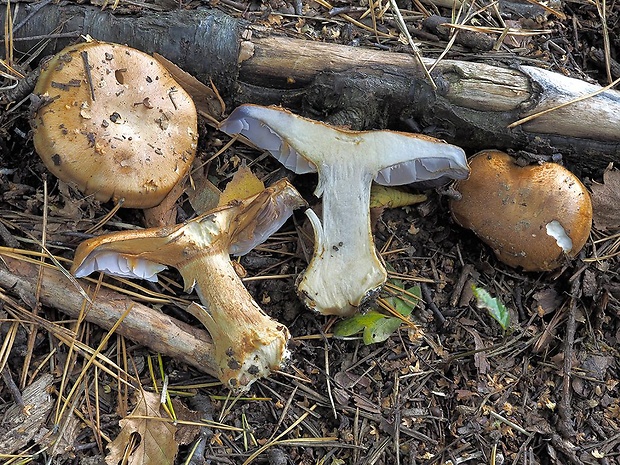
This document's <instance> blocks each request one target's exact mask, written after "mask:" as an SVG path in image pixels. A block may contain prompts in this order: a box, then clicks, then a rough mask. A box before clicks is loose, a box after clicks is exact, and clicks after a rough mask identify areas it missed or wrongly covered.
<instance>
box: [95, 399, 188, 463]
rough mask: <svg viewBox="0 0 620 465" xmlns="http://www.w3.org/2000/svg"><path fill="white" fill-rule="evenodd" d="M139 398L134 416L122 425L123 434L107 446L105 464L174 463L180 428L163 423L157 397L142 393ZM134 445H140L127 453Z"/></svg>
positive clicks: (126, 419) (129, 417) (123, 421)
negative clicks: (177, 434)
mask: <svg viewBox="0 0 620 465" xmlns="http://www.w3.org/2000/svg"><path fill="white" fill-rule="evenodd" d="M138 396H139V397H138V401H137V403H136V407H135V408H134V410H133V412H132V413H131V415H129V416H128V417H126V418H124V419H122V420H121V421H120V422H119V425H120V426H121V432H120V433H119V434H118V436H117V437H116V439H115V440H114V441H112V442H111V443H110V444H108V449H109V453H108V456H107V457H106V459H105V461H106V463H107V464H108V465H117V464H118V463H119V462H121V461H123V463H127V465H166V464H172V463H173V461H174V457H175V456H176V455H177V451H178V448H179V446H178V444H177V443H176V441H175V439H174V434H175V432H176V429H177V428H176V427H175V426H174V425H172V424H171V423H169V422H167V421H165V420H162V418H165V417H163V416H162V415H161V412H160V407H161V405H160V403H159V396H158V395H157V394H153V393H151V392H144V391H140V393H139V394H138ZM146 417H148V418H146ZM136 436H137V439H138V440H137V441H135V437H136ZM134 443H135V444H137V446H136V447H135V448H134V449H133V450H130V451H127V450H126V449H127V448H128V447H129V446H130V444H134ZM124 459H125V460H124Z"/></svg>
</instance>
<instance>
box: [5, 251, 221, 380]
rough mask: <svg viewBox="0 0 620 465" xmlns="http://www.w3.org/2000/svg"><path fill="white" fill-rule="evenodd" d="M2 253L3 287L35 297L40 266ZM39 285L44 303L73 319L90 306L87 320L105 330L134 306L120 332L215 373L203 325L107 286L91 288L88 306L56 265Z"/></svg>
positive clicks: (144, 344)
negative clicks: (92, 289) (136, 299)
mask: <svg viewBox="0 0 620 465" xmlns="http://www.w3.org/2000/svg"><path fill="white" fill-rule="evenodd" d="M1 257H2V262H3V263H4V264H5V265H6V267H2V266H0V286H2V287H3V288H5V289H6V290H7V291H10V292H11V293H13V294H17V295H31V296H34V295H36V289H37V279H38V276H39V266H37V265H34V264H32V263H28V262H26V261H23V260H18V259H16V258H12V257H9V256H7V255H1ZM83 282H84V281H83ZM40 286H41V288H40V294H39V295H40V300H41V303H42V304H43V305H46V306H49V307H52V308H56V309H58V310H60V311H62V312H63V313H65V314H67V315H69V316H71V317H73V318H77V317H78V316H80V313H81V309H82V307H83V306H84V305H86V308H87V312H86V321H89V322H91V323H94V324H96V325H97V326H100V327H101V328H104V329H110V328H112V327H113V326H114V325H115V324H116V323H117V321H118V320H119V318H121V316H122V315H123V314H124V313H125V312H126V311H127V309H128V308H131V311H130V312H129V314H128V315H127V316H126V317H125V319H124V320H123V321H122V322H121V323H120V325H119V326H118V328H117V330H116V332H117V333H118V334H120V335H122V336H125V337H126V338H128V339H131V340H132V341H134V342H136V343H138V344H140V345H143V346H145V347H148V348H150V349H151V350H153V351H155V352H160V353H162V354H164V355H167V356H170V357H173V358H175V359H177V360H179V361H181V362H183V363H186V364H188V365H191V366H193V367H194V368H197V369H198V370H200V371H202V372H204V373H208V374H210V375H215V373H217V370H218V368H217V364H216V363H215V359H214V357H213V353H214V351H213V344H212V341H211V337H210V336H209V334H208V333H207V332H206V331H204V330H202V329H199V328H195V327H193V326H191V325H189V324H186V323H183V322H182V321H179V320H177V319H175V318H172V317H170V316H168V315H165V314H163V313H161V312H158V311H156V310H154V309H152V308H150V307H148V306H146V305H144V304H141V303H139V302H136V301H133V300H131V299H130V298H128V297H127V296H124V295H122V294H120V293H118V292H115V291H112V290H109V289H106V288H103V287H102V288H100V289H99V291H98V292H97V294H96V295H92V292H89V295H91V299H92V300H93V305H91V306H88V304H87V303H86V302H85V301H84V297H83V296H82V294H81V293H80V292H79V291H78V290H77V289H76V287H75V286H74V285H73V283H72V282H71V281H69V279H68V278H67V277H66V276H65V275H63V274H62V273H61V272H60V271H58V270H56V269H54V268H48V267H44V268H43V272H42V273H41V280H40ZM93 287H94V286H93ZM86 291H87V292H88V289H86Z"/></svg>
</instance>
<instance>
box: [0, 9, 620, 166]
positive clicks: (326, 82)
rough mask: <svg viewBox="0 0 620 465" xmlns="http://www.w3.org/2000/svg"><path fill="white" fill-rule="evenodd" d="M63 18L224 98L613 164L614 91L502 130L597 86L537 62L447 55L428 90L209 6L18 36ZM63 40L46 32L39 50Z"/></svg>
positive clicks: (403, 74) (398, 66)
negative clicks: (169, 65) (162, 62)
mask: <svg viewBox="0 0 620 465" xmlns="http://www.w3.org/2000/svg"><path fill="white" fill-rule="evenodd" d="M16 6H19V7H20V8H19V11H18V13H17V15H16V17H15V19H14V24H15V25H16V26H20V22H21V21H23V19H24V18H25V17H26V15H27V9H28V8H32V7H33V6H32V5H31V6H26V5H25V4H23V3H17V4H15V5H14V6H13V8H14V10H13V11H15V8H16ZM4 8H5V7H0V12H2V13H3V12H4ZM58 26H61V29H62V31H64V32H68V31H73V32H75V37H77V36H78V34H90V35H91V36H92V37H94V38H96V39H98V40H106V41H113V42H122V43H127V44H128V45H130V46H133V47H136V48H138V49H141V50H144V51H147V52H150V53H152V52H158V53H160V54H161V55H163V56H165V57H166V58H168V59H169V60H171V61H173V62H174V63H176V64H177V65H179V66H181V67H182V68H183V69H185V70H186V71H187V72H189V73H191V74H193V75H195V76H196V77H198V78H199V79H200V80H202V81H203V82H208V81H209V79H210V78H211V79H213V82H214V83H215V85H216V86H217V87H218V89H219V90H220V92H221V93H222V94H223V95H224V97H225V99H226V100H227V102H228V103H229V106H230V105H237V104H240V103H246V102H253V103H260V104H281V105H285V106H287V107H289V108H291V109H292V110H295V111H302V112H303V113H304V114H306V115H309V116H312V115H314V116H315V117H317V116H320V117H321V118H322V119H327V120H329V121H331V122H333V123H339V124H347V125H349V126H350V127H352V128H355V129H371V128H386V127H390V128H397V129H403V127H404V126H407V125H408V126H409V128H410V129H411V128H413V129H414V130H416V131H418V132H424V133H427V134H429V135H432V136H435V137H439V138H442V139H445V140H446V141H448V142H450V143H453V144H456V145H460V146H463V147H466V148H469V149H471V150H472V151H474V150H480V149H485V148H499V149H504V150H505V149H514V150H526V151H529V152H534V153H538V154H545V155H552V154H555V153H561V154H563V155H564V156H565V157H567V158H568V159H569V162H570V164H571V168H572V169H573V170H575V171H577V172H583V173H592V172H596V171H599V170H601V169H603V168H604V167H605V166H607V164H608V163H609V162H613V161H615V162H620V133H619V132H618V131H617V128H618V127H620V124H619V123H620V93H618V92H617V91H613V90H608V91H606V92H604V93H602V94H599V95H597V96H596V97H592V98H589V99H587V100H584V101H582V102H579V103H575V104H571V105H569V106H567V107H565V108H563V109H561V110H558V111H553V112H551V113H548V114H546V115H544V116H543V117H539V118H537V119H534V120H533V121H531V122H529V123H527V124H524V125H521V126H518V127H516V128H514V129H508V125H509V124H511V123H513V122H515V121H517V120H519V119H521V118H523V117H524V116H527V115H530V114H533V113H536V112H539V111H541V110H545V109H548V108H550V107H552V106H554V105H556V104H558V103H562V102H566V101H569V100H571V99H574V98H575V97H578V96H582V95H584V94H588V93H591V92H593V91H594V90H597V89H600V88H599V87H598V86H594V85H590V84H587V83H584V82H582V81H580V80H577V79H571V78H567V77H565V76H563V75H560V74H557V73H553V72H549V71H546V70H543V69H539V68H532V67H529V66H523V67H520V68H508V67H505V68H504V67H498V66H491V65H487V64H484V63H473V62H464V61H455V60H444V61H442V62H440V63H439V64H438V65H437V67H436V68H435V70H434V72H433V78H434V81H435V83H436V84H437V89H436V90H435V89H433V87H432V86H431V85H430V84H429V83H428V81H427V79H426V77H425V76H424V73H423V72H422V69H421V67H420V65H419V63H418V61H417V60H416V59H415V58H414V57H413V56H411V55H409V54H403V53H392V52H385V51H376V50H372V49H367V48H359V47H349V46H344V45H335V44H327V43H317V42H312V41H308V40H297V39H290V38H282V37H252V38H250V39H249V40H243V39H242V37H243V36H245V37H247V36H248V34H245V35H244V34H243V32H244V30H246V28H247V25H246V24H245V23H244V22H243V21H240V20H236V19H234V18H232V17H230V16H227V15H225V14H223V13H221V12H219V11H217V10H209V9H198V10H191V11H188V10H178V11H169V12H157V13H152V12H146V13H143V14H141V15H139V16H123V15H120V14H114V13H112V12H109V11H101V10H99V9H97V8H93V7H88V6H82V5H47V6H44V7H42V8H41V9H40V10H39V11H37V12H36V14H34V15H33V16H32V17H30V18H29V19H28V20H27V21H26V22H25V23H23V26H21V27H19V28H18V29H17V31H16V32H15V36H16V37H18V38H24V37H30V36H36V35H45V34H50V33H52V31H53V30H54V28H56V27H58ZM254 35H257V34H256V33H254ZM70 40H71V39H70V38H66V37H65V38H56V39H53V40H52V41H50V42H49V44H48V45H47V47H46V48H45V50H44V53H47V54H49V53H52V52H56V51H58V50H59V49H60V48H62V47H63V46H64V45H67V44H68V43H69V41H70ZM33 44H34V41H29V40H25V41H21V40H20V41H18V42H16V48H17V49H18V50H22V51H24V52H25V51H26V50H28V49H29V47H31V46H32V45H33ZM489 56H490V57H492V55H491V54H489ZM424 61H425V63H426V64H427V65H430V64H431V63H432V60H430V59H425V60H424Z"/></svg>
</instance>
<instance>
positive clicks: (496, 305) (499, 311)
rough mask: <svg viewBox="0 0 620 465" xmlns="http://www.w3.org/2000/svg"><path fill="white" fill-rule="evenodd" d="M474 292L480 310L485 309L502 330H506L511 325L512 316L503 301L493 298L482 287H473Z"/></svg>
mask: <svg viewBox="0 0 620 465" xmlns="http://www.w3.org/2000/svg"><path fill="white" fill-rule="evenodd" d="M472 290H473V291H474V296H475V297H476V305H477V306H478V307H479V308H485V309H486V310H487V311H488V312H489V315H491V316H492V317H493V318H494V319H495V320H496V321H497V322H498V323H499V324H500V326H501V327H502V329H504V330H506V329H507V328H508V325H509V323H510V314H509V313H508V309H507V308H506V306H505V305H504V304H503V303H502V301H501V300H500V299H498V298H497V297H491V294H489V293H488V292H487V291H486V290H484V289H482V288H481V287H476V286H472Z"/></svg>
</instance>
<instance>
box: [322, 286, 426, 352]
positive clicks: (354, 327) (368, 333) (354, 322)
mask: <svg viewBox="0 0 620 465" xmlns="http://www.w3.org/2000/svg"><path fill="white" fill-rule="evenodd" d="M391 283H392V284H393V285H397V284H395V281H391ZM398 285H402V284H401V283H400V281H398ZM407 293H409V294H412V295H413V296H415V297H412V296H411V295H407ZM421 294H422V293H421V290H420V287H419V286H414V287H410V288H409V289H407V291H406V292H405V291H401V292H399V293H398V296H392V297H388V298H386V299H385V300H386V301H387V302H388V303H389V304H390V305H391V306H392V308H394V310H396V311H397V312H398V313H399V314H400V315H402V316H403V318H407V317H409V315H411V312H412V311H413V309H414V308H415V306H416V305H417V303H418V301H419V300H420V298H421ZM401 324H402V319H401V318H396V317H393V316H389V315H385V314H384V313H381V312H379V311H378V310H377V309H374V308H373V309H370V310H368V311H367V312H366V313H363V314H362V313H358V314H356V315H353V316H351V317H349V318H346V319H344V320H342V321H340V322H338V323H337V324H336V325H335V326H334V336H335V337H346V336H352V335H354V334H357V333H359V332H362V340H363V341H364V344H366V345H369V344H374V343H377V342H383V341H385V340H386V339H387V338H389V337H390V336H391V335H392V334H393V333H394V331H396V330H397V329H398V328H399V327H400V325H401Z"/></svg>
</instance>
